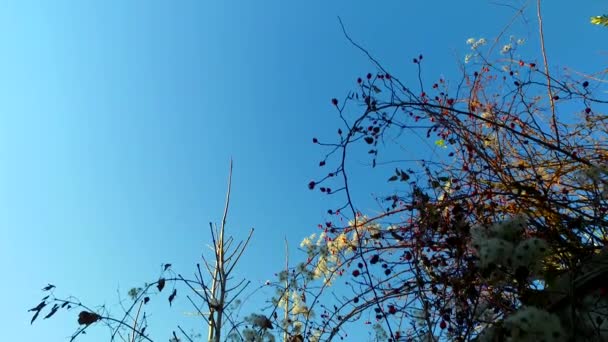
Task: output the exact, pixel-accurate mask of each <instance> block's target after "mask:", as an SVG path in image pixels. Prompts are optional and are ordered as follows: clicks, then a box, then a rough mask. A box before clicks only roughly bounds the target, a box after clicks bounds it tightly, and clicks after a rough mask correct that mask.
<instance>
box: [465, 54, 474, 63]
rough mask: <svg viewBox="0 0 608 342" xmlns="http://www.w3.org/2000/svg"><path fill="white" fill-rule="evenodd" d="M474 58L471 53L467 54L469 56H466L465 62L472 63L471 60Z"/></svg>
mask: <svg viewBox="0 0 608 342" xmlns="http://www.w3.org/2000/svg"><path fill="white" fill-rule="evenodd" d="M472 57H473V55H471V54H470V53H467V54H466V55H465V56H464V62H465V63H469V62H470V61H471V58H472Z"/></svg>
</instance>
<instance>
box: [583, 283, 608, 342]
mask: <svg viewBox="0 0 608 342" xmlns="http://www.w3.org/2000/svg"><path fill="white" fill-rule="evenodd" d="M578 316H579V317H580V318H581V320H582V324H583V325H584V329H585V330H587V331H589V332H591V333H592V334H594V335H596V336H597V334H599V335H600V336H601V338H602V341H605V340H608V297H606V296H605V295H604V296H602V295H599V294H598V293H592V294H589V295H587V296H585V297H584V298H583V301H582V305H581V308H580V310H579V312H578Z"/></svg>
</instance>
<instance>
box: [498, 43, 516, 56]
mask: <svg viewBox="0 0 608 342" xmlns="http://www.w3.org/2000/svg"><path fill="white" fill-rule="evenodd" d="M511 49H513V44H510V43H509V44H505V45H504V46H503V47H502V50H501V51H500V53H502V54H503V55H504V54H506V53H509V51H511Z"/></svg>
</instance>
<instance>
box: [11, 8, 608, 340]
mask: <svg viewBox="0 0 608 342" xmlns="http://www.w3.org/2000/svg"><path fill="white" fill-rule="evenodd" d="M518 3H520V4H523V2H518ZM544 7H545V12H544V16H545V18H544V19H545V25H546V26H545V34H546V44H547V49H548V54H549V56H548V57H549V60H550V63H552V65H554V66H555V69H556V72H557V73H558V74H559V73H560V72H561V71H559V70H561V69H560V68H559V66H571V67H573V68H575V69H578V70H581V71H584V72H590V71H598V70H601V69H602V68H605V65H606V64H605V63H606V59H607V58H608V50H606V47H605V44H603V43H602V42H605V40H606V37H607V35H608V30H606V29H602V28H600V27H594V26H591V25H589V24H588V21H589V17H590V16H591V15H598V14H601V13H604V12H606V11H608V8H607V7H606V3H605V2H602V1H599V0H596V1H586V2H584V3H581V4H577V5H576V6H574V4H573V3H572V2H571V1H564V0H559V1H551V2H550V3H549V2H547V4H546V5H545V6H544ZM530 9H531V10H533V4H531V7H530ZM531 10H529V11H527V12H526V13H527V15H526V18H527V19H528V23H525V22H523V21H522V20H517V21H516V23H515V25H514V27H513V28H512V29H511V30H510V31H509V32H508V33H509V34H513V35H516V36H518V37H523V38H525V39H527V40H528V43H527V44H526V45H525V48H524V52H526V51H527V52H529V53H530V55H531V56H533V58H534V59H536V60H537V61H539V62H540V60H539V59H538V56H539V55H538V49H537V45H536V43H535V42H536V41H537V33H536V26H535V22H536V18H535V16H534V12H533V11H531ZM512 15H513V10H512V9H511V8H509V7H507V6H500V5H497V4H496V3H495V2H491V1H481V0H476V1H467V2H454V1H417V2H405V1H397V0H394V1H383V2H377V3H372V2H369V1H365V2H363V1H346V0H342V1H331V2H329V1H319V0H311V1H298V2H295V1H280V0H268V1H264V2H259V1H258V2H246V1H241V2H237V1H221V2H220V1H215V2H203V1H179V2H166V1H53V2H50V1H41V2H32V1H5V2H3V3H2V5H0V232H1V233H2V238H1V239H0V258H1V259H2V260H3V262H4V265H5V266H4V268H3V280H2V281H1V282H0V293H2V294H3V295H4V296H3V298H4V299H3V304H4V306H3V310H0V322H3V326H4V327H5V328H4V329H2V331H1V332H0V340H7V341H8V340H18V341H62V340H64V339H65V337H67V336H69V335H70V334H71V333H72V332H73V330H74V329H75V328H76V320H75V313H72V314H66V313H59V314H58V315H57V316H56V317H55V318H54V319H51V320H46V321H42V320H40V321H39V322H37V323H36V324H34V325H33V326H30V325H29V320H30V318H31V315H30V313H28V312H26V311H27V309H28V308H29V307H31V306H33V305H35V304H36V303H37V301H38V300H39V298H40V297H41V293H40V291H39V289H40V288H41V287H42V286H44V285H45V284H46V283H48V282H51V283H53V284H56V285H57V286H58V291H57V295H70V294H72V295H76V296H78V297H79V298H80V299H81V300H82V301H83V302H85V303H88V304H92V305H95V304H104V303H106V304H114V303H116V301H117V295H116V291H117V289H120V290H121V291H122V293H123V295H124V294H125V293H126V291H127V290H128V288H130V287H132V286H136V285H140V284H141V283H142V282H144V281H146V280H154V279H155V278H156V277H157V276H158V272H159V268H160V265H161V264H162V263H164V262H171V263H172V264H173V265H174V267H175V268H176V270H177V271H179V272H181V273H183V274H191V272H192V271H193V270H194V268H193V266H194V264H195V263H196V262H198V261H199V255H200V252H201V250H202V249H203V248H204V245H205V244H206V243H208V242H209V234H208V222H209V221H214V222H217V221H219V220H220V218H221V213H222V207H223V200H224V193H225V188H226V178H227V171H228V161H229V159H230V158H233V159H234V163H235V166H234V167H235V168H234V182H233V197H232V204H233V205H232V208H231V213H230V216H229V219H228V224H229V229H230V233H232V234H233V235H235V236H236V237H237V238H238V237H241V238H244V237H245V236H246V233H247V230H248V229H249V228H250V227H255V228H256V232H255V235H254V237H253V241H252V244H251V246H250V249H249V250H248V251H247V254H246V258H245V259H244V260H243V262H242V264H241V265H240V267H239V270H238V274H237V276H239V277H245V278H247V279H249V280H251V281H252V282H253V284H256V285H257V284H261V283H263V282H264V281H265V280H266V279H273V274H274V273H275V272H276V271H278V270H279V269H280V268H281V267H282V265H283V262H284V261H283V260H284V252H283V251H284V249H283V248H284V247H283V240H284V238H285V237H286V238H287V239H288V241H289V242H290V243H291V251H292V252H293V253H292V259H293V258H297V255H298V254H297V253H295V249H296V246H297V245H298V243H299V241H300V240H301V239H302V238H303V237H304V236H307V235H309V234H310V233H312V232H315V231H317V229H316V225H317V223H319V222H324V221H325V219H326V217H325V216H326V215H325V212H326V210H327V209H328V208H330V207H332V206H334V205H337V204H338V203H342V202H341V198H338V197H336V198H332V197H328V196H324V195H323V194H321V193H319V192H311V191H309V190H308V189H307V188H306V184H307V183H308V182H309V181H310V180H311V179H314V178H316V177H319V176H321V175H323V174H324V173H325V172H326V171H323V172H321V171H320V170H319V168H318V166H317V164H318V162H319V160H320V159H321V158H322V157H323V155H324V153H323V152H324V151H323V150H322V149H321V148H319V147H318V146H315V145H313V144H312V143H311V139H312V137H319V138H320V139H325V140H331V139H334V138H335V137H336V136H335V132H336V129H337V127H339V124H340V123H339V121H338V117H337V115H336V113H335V110H334V109H333V108H332V106H331V104H330V99H331V98H332V97H337V98H343V97H344V96H345V95H346V94H347V92H348V91H349V90H351V89H353V87H354V86H355V80H356V78H357V77H358V76H361V75H364V74H366V73H367V72H375V71H376V70H375V68H374V67H373V65H372V64H371V63H369V61H368V60H367V59H366V57H365V56H363V55H362V54H361V53H359V52H358V51H357V50H356V49H354V48H353V47H352V46H351V45H350V44H349V43H348V42H347V41H346V39H345V38H344V36H343V35H342V32H341V30H340V27H339V25H338V21H337V16H341V17H342V19H343V21H344V23H345V25H346V26H347V29H348V30H349V32H350V34H351V35H352V37H353V38H355V39H356V40H357V41H358V42H360V43H362V44H363V45H365V46H366V47H367V48H368V49H369V50H370V51H371V52H373V53H374V55H375V56H376V57H377V58H378V59H379V60H380V61H381V62H382V63H383V64H384V65H385V66H386V67H387V68H388V69H389V70H390V71H391V73H392V74H394V75H397V76H399V77H400V78H401V79H402V80H403V81H405V82H406V83H408V82H413V81H414V75H415V68H414V66H413V65H412V63H411V58H412V57H414V56H417V55H418V54H419V53H423V54H424V56H425V66H424V74H425V76H426V77H427V78H428V79H435V78H437V77H439V76H441V75H445V76H446V77H448V78H449V77H450V76H454V75H457V70H458V69H457V63H459V62H460V61H461V60H462V58H463V56H464V54H465V53H467V52H468V47H467V46H466V45H465V40H466V39H467V38H469V37H486V38H488V39H491V38H493V37H494V36H496V34H497V33H499V32H500V31H501V29H502V28H503V26H504V24H506V23H507V22H508V20H509V18H511V17H512ZM411 142H412V145H413V146H415V145H414V144H417V143H418V144H419V142H416V139H415V138H412V139H411ZM405 143H406V146H407V140H406V141H405ZM418 149H419V148H418ZM412 150H413V152H412V153H413V154H415V153H420V151H419V150H418V151H414V148H412ZM357 160H360V161H361V162H367V159H366V158H365V156H360V158H359V159H357ZM383 172H385V173H383ZM389 173H390V171H386V169H384V170H383V169H382V168H378V169H375V170H373V171H371V170H370V169H363V168H358V169H357V171H356V172H355V174H354V184H355V186H357V189H359V190H358V191H357V199H358V200H359V201H360V203H371V201H370V196H369V192H370V186H369V184H372V183H369V182H368V181H367V180H369V179H380V180H384V179H386V177H385V175H386V174H389ZM371 208H372V206H371V204H370V205H369V206H367V207H366V206H362V209H364V210H365V209H371ZM178 295H179V294H178ZM244 310H247V308H245V309H244ZM253 310H255V308H251V311H253ZM157 315H159V316H160V315H161V314H160V313H158V314H157ZM177 315H178V316H177V317H178V318H180V317H183V314H182V313H181V312H177ZM184 319H185V320H188V319H190V318H184ZM7 327H8V328H7ZM172 328H173V327H172V326H171V325H168V324H166V323H162V322H161V323H158V326H157V329H158V331H159V332H165V331H170V330H171V329H172ZM91 332H96V334H90V336H87V337H85V338H83V339H82V340H83V341H106V340H107V332H106V331H105V330H104V329H95V330H91ZM157 339H158V340H166V339H168V336H167V337H166V338H165V335H161V334H159V335H157Z"/></svg>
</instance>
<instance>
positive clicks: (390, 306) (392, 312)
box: [388, 305, 397, 315]
mask: <svg viewBox="0 0 608 342" xmlns="http://www.w3.org/2000/svg"><path fill="white" fill-rule="evenodd" d="M388 313H389V314H391V315H394V314H396V313H397V309H396V308H395V306H394V305H389V306H388Z"/></svg>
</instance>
